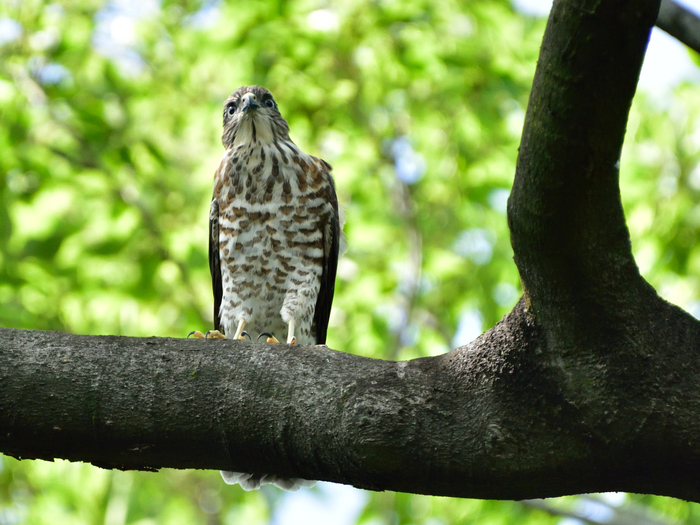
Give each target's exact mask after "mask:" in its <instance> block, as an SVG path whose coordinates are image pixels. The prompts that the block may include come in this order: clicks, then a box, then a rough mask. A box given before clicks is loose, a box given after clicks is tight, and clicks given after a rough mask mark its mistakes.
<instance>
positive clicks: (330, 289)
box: [314, 161, 340, 345]
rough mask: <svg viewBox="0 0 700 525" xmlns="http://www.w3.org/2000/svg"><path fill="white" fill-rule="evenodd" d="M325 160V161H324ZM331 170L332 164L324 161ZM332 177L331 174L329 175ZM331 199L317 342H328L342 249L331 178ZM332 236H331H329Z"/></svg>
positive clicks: (318, 313)
mask: <svg viewBox="0 0 700 525" xmlns="http://www.w3.org/2000/svg"><path fill="white" fill-rule="evenodd" d="M322 162H323V161H322ZM323 163H324V164H325V165H326V166H327V167H328V169H329V171H330V166H329V165H328V164H327V163H326V162H323ZM329 179H330V175H329ZM328 194H329V199H330V201H331V204H332V205H333V214H332V216H331V224H330V228H328V227H326V228H324V232H323V247H324V250H323V271H322V273H321V289H320V290H319V291H318V298H317V299H316V310H315V312H314V324H315V325H316V344H317V345H322V344H326V335H327V333H328V319H329V318H330V315H331V305H332V304H333V294H334V292H335V274H336V271H337V269H338V254H339V250H340V220H339V216H338V198H337V197H336V195H335V188H334V187H333V182H332V179H331V182H330V188H329V191H328ZM329 236H330V238H328V237H329Z"/></svg>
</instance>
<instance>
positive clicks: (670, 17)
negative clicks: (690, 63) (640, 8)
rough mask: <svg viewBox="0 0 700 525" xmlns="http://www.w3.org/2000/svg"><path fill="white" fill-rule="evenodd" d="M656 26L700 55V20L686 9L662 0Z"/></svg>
mask: <svg viewBox="0 0 700 525" xmlns="http://www.w3.org/2000/svg"><path fill="white" fill-rule="evenodd" d="M656 25H657V27H658V28H659V29H663V30H664V31H666V32H667V33H668V34H669V35H671V36H672V37H674V38H675V39H676V40H678V41H680V42H683V43H684V44H685V45H686V46H688V47H689V48H690V49H692V50H693V51H695V52H696V53H700V18H699V17H698V16H697V15H696V14H695V13H693V12H692V11H690V10H688V9H687V8H686V7H684V6H682V5H680V4H677V3H676V2H673V1H672V0H661V7H660V8H659V17H658V18H657V20H656Z"/></svg>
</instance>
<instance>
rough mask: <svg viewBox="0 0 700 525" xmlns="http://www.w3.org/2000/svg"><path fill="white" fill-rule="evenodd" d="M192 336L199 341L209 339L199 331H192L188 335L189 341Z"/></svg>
mask: <svg viewBox="0 0 700 525" xmlns="http://www.w3.org/2000/svg"><path fill="white" fill-rule="evenodd" d="M190 336H194V337H196V338H197V339H206V338H207V337H206V336H205V335H204V334H203V333H202V332H200V331H199V330H192V331H191V332H190V333H189V334H187V339H189V338H190Z"/></svg>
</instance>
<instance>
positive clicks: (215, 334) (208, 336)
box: [204, 330, 226, 339]
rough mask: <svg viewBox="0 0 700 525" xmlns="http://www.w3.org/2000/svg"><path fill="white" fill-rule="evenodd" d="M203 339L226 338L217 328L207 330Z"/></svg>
mask: <svg viewBox="0 0 700 525" xmlns="http://www.w3.org/2000/svg"><path fill="white" fill-rule="evenodd" d="M204 339H226V336H225V335H224V334H222V333H221V332H219V331H218V330H207V333H206V334H204Z"/></svg>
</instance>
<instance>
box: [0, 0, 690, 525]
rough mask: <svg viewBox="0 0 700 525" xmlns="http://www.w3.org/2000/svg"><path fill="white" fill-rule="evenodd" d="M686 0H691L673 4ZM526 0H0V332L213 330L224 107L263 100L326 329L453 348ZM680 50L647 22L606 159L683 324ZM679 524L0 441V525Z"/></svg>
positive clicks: (648, 509) (521, 62)
mask: <svg viewBox="0 0 700 525" xmlns="http://www.w3.org/2000/svg"><path fill="white" fill-rule="evenodd" d="M695 5H696V8H697V7H700V6H698V2H696V4H695ZM549 7H550V3H549V2H547V1H546V0H544V1H538V0H514V2H512V3H511V2H510V1H508V0H469V1H467V0H463V1H456V0H342V1H339V0H302V1H298V2H294V3H291V2H290V3H288V2H284V1H277V2H275V1H268V0H264V1H263V0H249V1H247V2H244V3H243V2H235V3H234V2H232V3H225V2H223V1H217V0H204V1H196V0H193V1H189V2H188V1H183V2H171V1H169V0H115V1H110V0H107V1H103V0H93V1H84V2H69V1H58V2H44V1H41V0H0V199H1V205H0V326H4V327H12V328H26V329H37V330H62V331H68V332H73V333H78V334H120V335H130V336H152V335H155V336H171V337H184V336H185V335H186V334H187V333H188V332H189V331H190V330H194V329H200V330H203V329H207V328H211V327H212V297H211V284H210V277H209V270H208V263H207V220H208V209H209V201H210V198H211V191H212V180H213V174H214V170H215V169H216V167H217V166H218V162H219V159H220V157H221V155H222V153H223V147H222V146H221V142H220V135H221V116H222V104H223V101H224V99H225V98H226V96H227V95H228V94H229V93H230V92H232V91H233V90H234V89H236V88H237V87H239V86H241V85H244V84H261V85H264V86H266V87H268V88H269V89H270V90H271V91H272V92H273V93H274V95H275V98H276V100H277V101H278V103H279V106H280V109H281V111H282V114H283V115H284V116H285V117H286V118H287V120H288V121H289V124H290V126H291V136H292V138H293V139H294V140H295V142H296V143H297V144H298V145H299V146H300V147H301V148H302V149H303V150H304V151H307V152H309V153H311V154H313V155H317V156H320V157H322V158H324V159H326V160H327V161H328V162H330V163H331V164H332V165H333V166H334V174H335V179H336V183H337V189H338V195H339V199H340V202H341V205H342V207H343V209H344V212H345V216H346V224H345V232H346V234H347V238H348V251H347V254H346V255H345V257H344V258H343V259H342V260H341V261H340V265H339V268H338V282H337V286H336V299H335V303H334V308H333V313H332V317H331V327H330V329H329V338H328V343H329V346H330V347H332V348H336V349H340V350H343V351H346V352H351V353H354V354H358V355H364V356H371V357H378V358H386V359H410V358H414V357H419V356H428V355H436V354H440V353H443V352H446V351H448V350H449V349H451V348H454V347H455V346H458V345H461V344H464V343H467V342H469V341H470V340H471V339H473V338H474V337H476V336H477V335H478V334H479V333H481V332H482V331H483V330H485V329H487V328H489V327H491V326H493V325H494V324H495V323H496V322H497V321H498V320H499V319H500V318H501V317H502V316H503V315H504V314H505V313H506V312H508V311H509V310H510V309H511V308H512V307H513V305H514V304H515V302H516V301H517V299H518V297H519V296H520V288H519V282H518V275H517V271H516V268H515V266H514V264H513V262H512V251H511V248H510V242H509V237H508V230H507V225H506V215H505V213H506V201H507V198H508V194H509V188H510V186H511V183H512V179H513V174H514V170H515V160H516V155H517V148H518V143H519V136H520V132H521V129H522V124H523V117H524V111H525V108H526V104H527V99H528V93H529V89H530V83H531V81H532V77H533V74H534V70H535V65H536V61H537V54H538V48H539V45H540V41H541V37H542V33H543V30H544V25H545V19H546V15H547V12H548V10H549ZM698 64H700V60H699V59H698V56H697V55H696V54H692V53H688V52H687V51H686V50H685V48H684V47H683V46H682V45H680V44H678V43H677V42H675V41H674V40H673V39H671V38H670V37H668V36H666V35H665V34H663V33H661V32H660V31H658V30H655V31H654V35H653V38H652V42H651V45H650V50H649V54H648V57H647V61H646V63H645V67H644V71H643V73H642V79H641V83H640V91H639V93H638V95H637V97H636V100H635V103H634V107H633V110H632V114H631V118H630V121H629V125H628V137H627V140H626V144H625V148H624V151H623V157H622V196H623V201H624V206H625V210H626V213H627V218H628V222H629V227H630V231H631V235H632V242H633V247H634V251H635V256H636V257H637V261H638V264H639V265H640V268H641V270H642V273H643V274H644V276H645V277H646V278H647V279H648V280H649V281H650V282H651V283H652V284H653V285H654V286H655V287H656V288H657V290H659V292H660V293H661V295H663V296H664V297H666V298H667V299H668V300H670V301H672V302H674V303H676V304H678V305H680V306H682V307H683V308H685V309H687V310H689V311H690V312H691V313H693V314H694V315H696V316H698V315H700V247H696V237H697V236H698V235H699V234H700V206H699V205H698V202H699V201H700V68H699V67H698ZM16 523H29V524H104V525H122V524H138V525H156V524H190V523H203V524H212V525H213V524H247V525H255V524H268V523H269V524H272V525H294V524H312V525H315V524H340V525H352V524H356V523H357V524H362V525H383V524H387V525H394V524H397V525H398V524H416V525H418V524H425V525H449V524H468V523H480V524H521V523H524V524H528V523H544V524H548V523H551V524H558V525H576V524H579V523H618V524H622V523H626V524H632V523H639V524H644V523H650V524H651V523H653V524H672V523H700V506H698V505H696V504H689V503H685V502H681V501H678V500H674V499H669V498H660V497H651V496H639V495H626V494H603V495H596V496H581V497H569V498H558V499H554V500H537V501H528V502H497V501H480V500H459V499H450V498H435V497H427V496H416V495H408V494H396V493H374V492H367V491H360V490H357V489H354V488H351V487H345V486H341V485H334V484H330V483H320V484H319V485H318V486H317V487H316V488H314V489H312V490H302V491H300V492H298V493H295V494H288V493H283V492H280V491H278V490H277V489H274V488H271V487H266V488H265V489H263V490H261V491H257V492H252V493H245V492H243V491H242V490H241V489H240V488H239V487H229V486H225V485H224V484H223V482H222V480H221V478H220V476H219V473H218V472H204V471H175V470H163V471H161V472H159V473H142V472H118V471H108V470H101V469H99V468H96V467H92V466H90V465H85V464H77V463H76V464H72V463H68V462H64V461H56V462H55V463H50V462H44V461H23V462H22V461H17V460H16V459H13V458H10V457H5V456H0V525H12V524H16Z"/></svg>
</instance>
